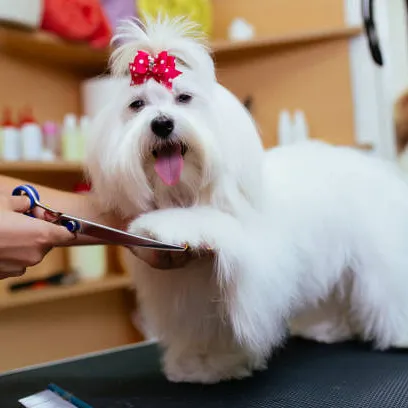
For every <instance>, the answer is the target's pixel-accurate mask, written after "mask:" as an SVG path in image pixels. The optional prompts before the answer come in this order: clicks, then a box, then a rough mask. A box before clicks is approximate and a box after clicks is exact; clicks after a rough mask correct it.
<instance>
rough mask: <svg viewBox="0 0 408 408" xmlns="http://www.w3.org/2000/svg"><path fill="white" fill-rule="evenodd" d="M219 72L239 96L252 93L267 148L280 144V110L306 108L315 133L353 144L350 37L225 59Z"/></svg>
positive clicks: (223, 81)
mask: <svg viewBox="0 0 408 408" xmlns="http://www.w3.org/2000/svg"><path fill="white" fill-rule="evenodd" d="M217 70H218V77H219V79H220V81H221V82H222V83H223V84H224V85H225V86H226V87H227V88H229V89H230V90H231V91H232V92H234V93H235V94H236V95H237V96H238V98H240V99H241V100H244V99H245V98H246V97H247V96H249V95H250V96H252V97H253V108H252V109H253V111H252V113H253V116H254V118H255V120H256V121H257V123H258V125H259V127H260V130H261V132H262V137H263V141H264V144H265V146H266V147H269V146H272V145H275V144H276V143H277V126H278V114H279V111H280V110H282V109H285V108H286V109H289V110H292V111H293V110H294V109H296V108H300V109H302V110H303V111H304V112H305V114H306V117H307V120H308V123H309V128H310V134H311V137H314V138H319V139H324V140H327V141H328V142H332V143H336V144H354V114H353V105H352V94H351V83H350V68H349V56H348V41H347V40H338V41H332V42H327V43H321V44H318V45H311V46H302V47H298V48H296V49H291V50H289V51H285V52H279V53H276V54H274V53H270V54H262V55H254V56H253V57H251V58H248V59H241V60H235V61H232V60H230V61H225V62H223V63H222V64H220V65H219V66H218V68H217Z"/></svg>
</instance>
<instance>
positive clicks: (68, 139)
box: [61, 113, 79, 161]
mask: <svg viewBox="0 0 408 408" xmlns="http://www.w3.org/2000/svg"><path fill="white" fill-rule="evenodd" d="M78 133H79V132H78V127H77V117H76V115H75V114H73V113H68V114H66V115H65V117H64V123H63V126H62V134H61V144H62V159H63V160H66V161H78V160H79V159H78V145H79V143H78Z"/></svg>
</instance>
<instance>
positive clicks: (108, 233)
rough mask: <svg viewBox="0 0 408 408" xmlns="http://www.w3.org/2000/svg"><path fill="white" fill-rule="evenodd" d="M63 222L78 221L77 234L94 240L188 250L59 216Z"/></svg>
mask: <svg viewBox="0 0 408 408" xmlns="http://www.w3.org/2000/svg"><path fill="white" fill-rule="evenodd" d="M62 221H76V222H77V223H78V224H79V230H78V231H77V232H79V233H80V234H84V235H89V236H92V237H94V238H98V239H101V240H102V241H107V242H109V243H111V244H117V245H123V246H137V247H144V248H151V249H161V250H172V251H185V250H186V247H184V246H179V245H172V244H166V243H164V242H160V241H157V240H154V239H151V238H146V237H142V236H139V235H134V234H130V233H128V232H125V231H121V230H118V229H116V228H112V227H108V226H106V225H101V224H97V223H94V222H92V221H87V220H83V219H81V218H77V217H72V216H67V215H65V214H61V215H60V216H59V220H58V223H61V222H62Z"/></svg>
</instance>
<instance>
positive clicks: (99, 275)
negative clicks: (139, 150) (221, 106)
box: [0, 0, 408, 371]
mask: <svg viewBox="0 0 408 408" xmlns="http://www.w3.org/2000/svg"><path fill="white" fill-rule="evenodd" d="M159 12H162V13H166V14H169V15H170V16H177V15H184V16H189V17H190V18H191V19H193V20H195V21H196V22H197V23H198V24H200V26H201V28H202V30H203V31H204V32H205V33H206V34H207V35H208V37H209V39H210V43H211V48H212V51H213V57H214V59H215V62H216V68H217V75H218V78H219V81H220V82H221V83H222V84H223V85H225V86H226V87H228V88H229V89H230V90H231V91H232V92H234V93H235V94H236V95H237V96H238V98H240V100H241V101H242V103H244V104H245V106H246V107H247V109H248V110H249V111H250V113H251V114H252V115H253V117H254V118H255V120H256V121H257V123H258V126H259V128H260V131H261V134H262V139H263V143H264V145H265V147H273V146H277V145H282V144H291V143H296V142H297V141H299V140H304V139H307V138H313V139H320V140H325V141H327V142H329V143H332V144H335V145H345V146H351V147H353V148H355V149H359V150H361V151H362V152H364V154H372V155H377V156H380V157H384V158H386V159H387V160H391V161H396V162H397V163H398V164H399V165H400V166H401V168H402V169H404V171H406V172H407V173H408V153H407V151H408V149H407V148H406V147H407V144H408V93H406V90H407V89H408V30H407V4H406V2H405V0H387V1H380V0H378V1H375V0H373V1H370V0H363V1H360V0H308V1H305V0H252V1H247V0H0V157H1V160H0V173H1V174H5V175H10V176H15V177H19V178H22V179H24V180H28V181H32V182H37V183H41V184H43V185H47V186H51V187H55V188H58V189H61V190H67V191H75V192H76V193H78V194H86V192H87V191H88V190H89V186H88V185H87V184H86V183H85V180H84V177H83V170H82V168H83V166H82V163H83V161H84V143H85V140H86V137H87V132H88V129H89V122H90V120H92V117H93V116H94V115H95V114H96V113H97V112H98V111H99V110H100V109H101V107H102V106H103V105H104V103H105V102H106V101H107V100H108V98H109V95H110V93H111V90H112V89H113V88H114V87H115V85H116V82H115V81H118V80H113V79H112V78H110V76H109V71H108V69H107V59H108V56H109V52H110V48H109V42H110V40H111V38H112V35H114V33H115V27H116V24H117V22H118V21H119V20H121V19H123V18H128V17H140V18H141V19H142V20H143V18H144V16H145V15H153V16H154V15H156V14H157V13H159ZM346 165H347V163H345V166H346ZM407 177H408V175H407ZM126 257H127V251H125V250H123V249H118V248H110V247H99V246H92V247H81V248H68V249H55V250H53V251H52V252H51V253H50V254H49V255H48V256H47V257H46V258H45V260H44V261H43V262H42V263H41V264H40V265H37V266H36V267H34V268H31V269H30V270H29V271H28V273H27V274H26V275H25V276H24V277H20V278H15V279H14V278H13V279H8V280H3V281H0V371H4V370H9V369H14V368H18V367H22V366H26V365H31V364H36V363H42V362H47V361H50V360H55V359H60V358H66V357H71V356H75V355H78V354H82V353H88V352H93V351H99V350H103V349H107V348H111V347H116V346H122V345H126V344H130V343H134V342H138V341H142V340H143V339H146V338H147V334H146V333H143V330H142V325H141V324H140V323H141V322H140V321H139V319H138V315H137V310H136V309H135V305H134V303H135V302H134V294H133V291H132V283H131V278H130V274H129V268H127V263H126Z"/></svg>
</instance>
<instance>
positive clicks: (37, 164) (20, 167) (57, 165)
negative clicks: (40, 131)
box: [0, 161, 83, 174]
mask: <svg viewBox="0 0 408 408" xmlns="http://www.w3.org/2000/svg"><path fill="white" fill-rule="evenodd" d="M16 172H63V173H67V172H72V173H81V172H83V164H82V163H77V162H64V161H54V162H42V161H0V173H3V174H4V173H16Z"/></svg>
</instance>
